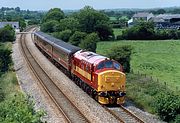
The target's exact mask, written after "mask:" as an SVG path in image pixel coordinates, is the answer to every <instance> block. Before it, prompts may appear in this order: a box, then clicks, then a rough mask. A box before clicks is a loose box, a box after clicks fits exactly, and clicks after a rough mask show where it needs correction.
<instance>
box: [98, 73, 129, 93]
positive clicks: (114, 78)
mask: <svg viewBox="0 0 180 123" xmlns="http://www.w3.org/2000/svg"><path fill="white" fill-rule="evenodd" d="M125 78H126V77H125V74H124V73H122V72H121V71H117V70H108V71H105V72H102V73H100V74H99V75H98V90H99V91H125Z"/></svg>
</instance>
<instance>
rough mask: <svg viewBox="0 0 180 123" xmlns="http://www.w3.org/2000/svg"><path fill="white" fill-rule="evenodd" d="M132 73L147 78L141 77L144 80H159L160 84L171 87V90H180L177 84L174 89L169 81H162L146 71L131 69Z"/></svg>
mask: <svg viewBox="0 0 180 123" xmlns="http://www.w3.org/2000/svg"><path fill="white" fill-rule="evenodd" d="M130 73H132V74H134V75H137V77H141V78H145V79H143V80H142V79H141V80H142V81H143V82H157V83H158V84H160V85H164V86H165V87H166V88H169V89H170V90H172V91H175V92H180V88H179V87H178V86H176V87H175V88H174V89H175V90H173V89H172V87H173V86H171V85H170V84H169V83H168V82H166V81H164V82H162V81H160V80H159V79H158V78H156V77H153V76H151V75H147V74H144V73H141V72H140V71H134V70H133V69H131V72H130Z"/></svg>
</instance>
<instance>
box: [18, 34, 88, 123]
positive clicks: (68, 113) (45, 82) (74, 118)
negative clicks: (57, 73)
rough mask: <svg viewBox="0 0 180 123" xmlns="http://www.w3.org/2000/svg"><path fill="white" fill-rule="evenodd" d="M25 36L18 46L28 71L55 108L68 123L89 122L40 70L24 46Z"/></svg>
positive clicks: (41, 69) (22, 35)
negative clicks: (28, 68)
mask: <svg viewBox="0 0 180 123" xmlns="http://www.w3.org/2000/svg"><path fill="white" fill-rule="evenodd" d="M26 35H27V34H21V38H20V46H21V49H22V54H23V55H24V57H25V59H26V61H27V64H28V65H29V67H30V69H31V70H32V72H33V73H34V75H35V76H36V78H37V79H38V81H39V82H40V84H41V85H42V86H43V88H44V89H45V91H46V92H47V94H48V95H49V97H50V98H51V99H52V100H53V102H54V103H55V104H56V106H57V108H58V109H59V110H60V112H61V113H62V114H63V116H64V118H65V119H66V121H67V122H69V123H87V122H89V120H88V119H87V118H86V117H85V116H84V115H83V114H82V113H81V112H80V111H79V109H78V108H77V107H76V106H75V105H74V104H73V103H72V102H71V101H70V100H69V99H68V97H66V95H65V94H64V93H63V92H62V91H61V90H60V89H59V88H58V86H57V85H56V84H55V83H54V82H53V80H52V79H51V78H50V77H49V76H48V74H47V73H46V72H45V71H44V70H43V68H41V66H40V65H39V64H38V62H37V61H36V60H35V58H34V57H33V55H32V54H31V52H30V51H29V49H28V47H27V45H26Z"/></svg>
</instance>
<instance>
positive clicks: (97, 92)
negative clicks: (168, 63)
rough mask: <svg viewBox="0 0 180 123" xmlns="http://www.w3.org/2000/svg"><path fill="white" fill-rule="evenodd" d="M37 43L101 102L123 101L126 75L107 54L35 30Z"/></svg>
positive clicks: (118, 102) (78, 83) (76, 81)
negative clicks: (76, 45)
mask: <svg viewBox="0 0 180 123" xmlns="http://www.w3.org/2000/svg"><path fill="white" fill-rule="evenodd" d="M34 39H35V40H34V42H35V44H36V46H38V47H39V48H40V49H41V50H42V52H44V53H45V54H46V55H47V56H48V58H50V59H51V60H52V61H53V62H54V63H55V64H56V65H57V66H62V67H63V68H64V69H65V71H66V73H68V75H70V76H71V78H72V79H73V80H74V81H75V83H76V84H77V85H79V86H80V87H81V88H82V89H83V90H84V91H86V92H87V93H88V94H89V95H91V96H92V97H93V98H95V99H96V100H97V101H98V102H99V103H101V104H123V103H124V100H125V99H124V98H125V95H126V93H125V79H126V77H125V74H124V73H123V72H122V66H121V65H120V64H119V63H118V62H116V61H114V60H111V59H109V58H107V57H105V56H102V55H98V54H96V53H93V52H89V51H83V50H81V49H80V48H78V47H75V46H73V45H71V44H68V43H65V42H63V41H61V40H59V39H55V38H53V37H51V36H49V35H47V34H45V33H42V32H36V33H35V34H34Z"/></svg>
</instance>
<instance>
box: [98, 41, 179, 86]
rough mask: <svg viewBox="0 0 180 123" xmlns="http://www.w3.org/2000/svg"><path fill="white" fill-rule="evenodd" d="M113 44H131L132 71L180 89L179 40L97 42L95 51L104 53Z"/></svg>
mask: <svg viewBox="0 0 180 123" xmlns="http://www.w3.org/2000/svg"><path fill="white" fill-rule="evenodd" d="M115 45H131V46H132V47H133V48H134V50H133V52H134V53H133V54H132V60H131V68H132V69H133V71H135V72H138V71H140V73H144V74H147V75H149V76H152V77H153V78H155V79H158V80H159V81H161V82H163V83H164V82H166V84H167V85H168V86H169V87H170V88H172V89H177V88H179V89H180V81H179V80H180V57H179V54H180V41H178V40H166V41H114V42H99V43H98V46H97V53H100V54H103V55H106V53H107V52H108V50H109V49H110V48H111V47H112V46H115Z"/></svg>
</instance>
